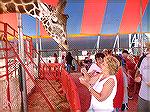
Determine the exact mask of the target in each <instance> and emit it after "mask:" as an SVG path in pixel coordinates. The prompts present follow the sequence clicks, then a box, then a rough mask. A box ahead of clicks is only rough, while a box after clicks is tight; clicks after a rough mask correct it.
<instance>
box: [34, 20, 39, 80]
mask: <svg viewBox="0 0 150 112" xmlns="http://www.w3.org/2000/svg"><path fill="white" fill-rule="evenodd" d="M38 37H39V20H38V18H36V50H37V52H38V53H37V54H36V65H37V67H36V73H35V78H38V73H39V66H38V65H39V61H40V60H39V43H38Z"/></svg>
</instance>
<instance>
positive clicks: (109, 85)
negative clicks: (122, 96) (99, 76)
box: [90, 78, 115, 102]
mask: <svg viewBox="0 0 150 112" xmlns="http://www.w3.org/2000/svg"><path fill="white" fill-rule="evenodd" d="M114 86H115V81H114V79H112V78H110V79H108V80H107V81H106V82H105V84H104V86H103V89H102V91H101V92H100V93H98V92H96V91H95V90H94V89H91V91H90V92H91V95H93V96H94V97H95V98H96V99H97V100H98V101H100V102H101V101H104V100H106V99H107V98H108V97H109V96H110V94H111V93H112V90H113V88H114Z"/></svg>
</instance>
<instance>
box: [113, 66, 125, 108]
mask: <svg viewBox="0 0 150 112" xmlns="http://www.w3.org/2000/svg"><path fill="white" fill-rule="evenodd" d="M116 79H117V92H116V96H115V98H114V108H121V107H122V102H123V98H124V82H123V73H122V68H121V67H120V68H119V69H118V72H117V74H116Z"/></svg>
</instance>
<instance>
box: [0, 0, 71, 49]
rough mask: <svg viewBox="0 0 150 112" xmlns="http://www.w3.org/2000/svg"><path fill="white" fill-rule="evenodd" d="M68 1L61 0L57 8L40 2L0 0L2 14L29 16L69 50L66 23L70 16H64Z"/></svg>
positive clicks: (32, 0) (31, 0)
mask: <svg viewBox="0 0 150 112" xmlns="http://www.w3.org/2000/svg"><path fill="white" fill-rule="evenodd" d="M66 3H67V2H66V0H59V2H58V4H57V6H56V7H54V6H52V5H47V4H45V3H42V2H41V1H40V0H0V14H3V13H21V14H28V15H31V16H33V17H35V18H38V19H39V20H40V21H42V24H43V26H44V28H45V30H46V31H47V33H48V34H49V35H50V36H51V37H53V39H54V40H55V41H56V42H57V43H58V44H59V45H61V46H62V48H65V49H68V45H67V40H66V36H67V35H66V33H67V31H66V23H67V19H68V15H66V14H64V8H65V6H66Z"/></svg>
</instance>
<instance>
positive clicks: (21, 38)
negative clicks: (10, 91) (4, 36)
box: [18, 13, 28, 112]
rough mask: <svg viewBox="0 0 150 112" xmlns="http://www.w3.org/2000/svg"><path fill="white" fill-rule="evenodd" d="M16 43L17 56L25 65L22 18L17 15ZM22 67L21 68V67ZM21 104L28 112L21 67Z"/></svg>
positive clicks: (24, 74) (23, 72) (23, 73)
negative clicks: (17, 47) (17, 45)
mask: <svg viewBox="0 0 150 112" xmlns="http://www.w3.org/2000/svg"><path fill="white" fill-rule="evenodd" d="M18 33H19V34H18V37H19V39H18V42H19V56H20V58H21V60H22V62H23V63H25V60H24V59H25V55H24V42H23V33H22V17H21V14H20V13H19V14H18ZM21 67H22V66H21ZM20 75H22V91H21V94H22V104H23V112H28V106H27V88H26V73H25V70H24V68H23V67H22V73H21V74H20Z"/></svg>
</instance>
